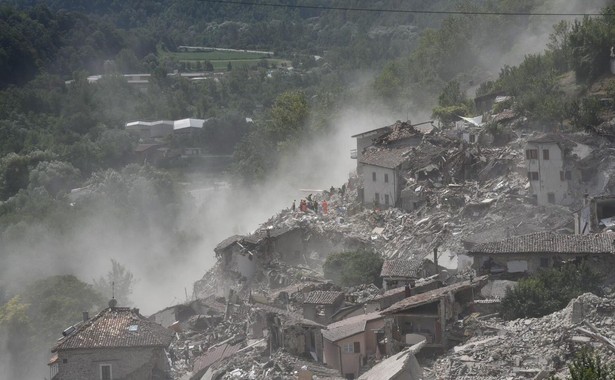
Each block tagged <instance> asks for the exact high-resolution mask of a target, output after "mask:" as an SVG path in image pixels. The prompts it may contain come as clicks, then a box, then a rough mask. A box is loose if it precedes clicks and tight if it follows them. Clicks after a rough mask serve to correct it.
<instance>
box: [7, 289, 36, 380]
mask: <svg viewBox="0 0 615 380" xmlns="http://www.w3.org/2000/svg"><path fill="white" fill-rule="evenodd" d="M28 308H29V305H28V304H26V303H23V302H22V300H21V298H20V297H19V296H15V297H13V298H11V299H10V300H9V301H8V302H7V303H6V304H4V305H2V306H1V307H0V344H2V347H6V348H7V350H6V351H5V350H4V349H3V350H2V352H3V355H6V356H7V357H5V358H1V359H0V363H3V367H4V369H3V376H6V377H7V378H9V379H23V378H24V377H25V376H26V374H27V372H28V371H27V367H28V365H27V364H28V357H29V356H30V355H31V354H33V352H32V351H31V346H30V344H31V339H30V337H31V336H32V334H33V333H34V331H35V330H34V329H33V326H32V324H31V321H30V318H29V317H28Z"/></svg>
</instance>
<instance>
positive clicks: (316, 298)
mask: <svg viewBox="0 0 615 380" xmlns="http://www.w3.org/2000/svg"><path fill="white" fill-rule="evenodd" d="M343 297H344V293H342V292H337V291H334V290H314V291H313V292H309V293H308V294H307V296H305V300H304V301H303V303H307V304H316V305H332V304H334V303H335V301H337V300H338V299H339V298H343Z"/></svg>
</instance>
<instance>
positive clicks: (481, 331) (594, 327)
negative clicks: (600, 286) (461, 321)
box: [430, 293, 615, 379]
mask: <svg viewBox="0 0 615 380" xmlns="http://www.w3.org/2000/svg"><path fill="white" fill-rule="evenodd" d="M614 313H615V299H612V298H601V297H598V296H595V295H593V294H591V293H586V294H583V295H581V296H579V297H577V298H576V299H574V300H572V301H570V303H569V304H568V306H567V307H566V308H564V309H562V310H561V311H558V312H555V313H553V314H550V315H547V316H545V317H542V318H531V319H517V320H513V321H502V320H501V319H498V318H495V317H493V318H486V319H484V320H474V321H473V323H474V324H473V326H471V329H472V330H473V332H472V333H473V334H474V336H473V337H472V338H471V339H469V340H468V341H467V342H466V343H465V344H463V345H460V346H456V347H454V348H453V349H452V350H450V351H448V353H447V354H446V355H445V356H443V357H440V358H439V359H437V360H436V361H435V362H434V363H433V364H432V365H431V366H430V370H431V371H432V372H433V376H431V377H430V378H433V379H461V378H489V379H526V378H528V376H531V377H534V376H537V375H538V374H540V373H541V372H543V371H547V373H549V374H557V375H559V377H560V378H565V377H566V375H567V371H568V368H567V366H566V365H567V364H568V363H570V361H571V360H573V359H574V356H575V353H576V352H578V351H579V349H580V348H581V347H591V348H593V349H595V350H596V351H597V352H598V354H600V355H601V357H602V358H604V359H606V360H607V362H615V355H613V352H614V351H613V349H614V348H615V346H613V339H615V329H614V327H615V318H614V317H613V315H614ZM589 326H591V327H589Z"/></svg>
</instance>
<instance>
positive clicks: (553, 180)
mask: <svg viewBox="0 0 615 380" xmlns="http://www.w3.org/2000/svg"><path fill="white" fill-rule="evenodd" d="M589 153H591V148H589V147H588V146H587V145H584V144H580V143H576V142H574V141H572V140H571V139H569V138H566V137H564V136H563V135H557V134H548V135H544V136H541V137H538V138H534V139H531V140H528V142H527V146H526V148H525V159H526V162H527V176H528V180H529V183H530V192H531V194H532V196H533V197H534V198H535V200H536V203H537V204H539V205H547V204H562V205H568V204H572V203H574V201H575V200H576V196H575V191H574V190H575V187H578V184H579V183H580V182H581V180H582V178H581V177H582V172H581V171H580V170H579V168H578V167H577V166H578V165H577V164H578V162H579V160H582V159H583V158H585V157H587V156H588V155H589Z"/></svg>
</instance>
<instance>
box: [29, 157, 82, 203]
mask: <svg viewBox="0 0 615 380" xmlns="http://www.w3.org/2000/svg"><path fill="white" fill-rule="evenodd" d="M79 177H80V175H79V170H78V169H76V168H75V167H74V166H73V165H71V164H69V163H67V162H63V161H42V162H39V163H38V165H36V167H35V168H34V169H32V170H31V171H30V179H29V185H28V186H29V187H30V188H35V187H41V186H42V187H44V188H45V190H47V192H48V193H49V194H51V195H52V196H56V195H57V194H58V193H60V192H66V191H69V190H70V189H72V188H74V187H76V186H77V184H78V181H79Z"/></svg>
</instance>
